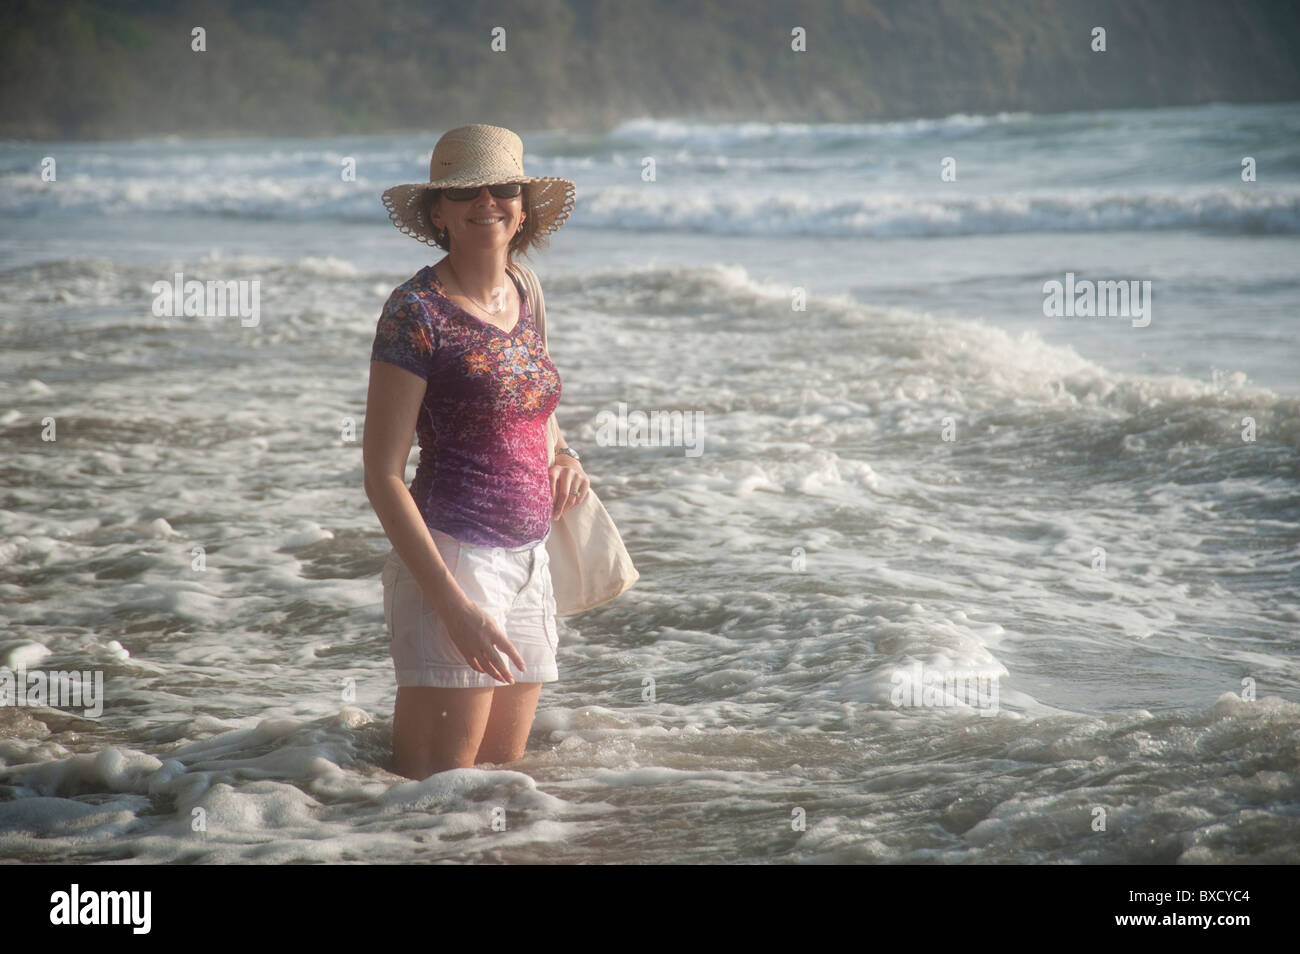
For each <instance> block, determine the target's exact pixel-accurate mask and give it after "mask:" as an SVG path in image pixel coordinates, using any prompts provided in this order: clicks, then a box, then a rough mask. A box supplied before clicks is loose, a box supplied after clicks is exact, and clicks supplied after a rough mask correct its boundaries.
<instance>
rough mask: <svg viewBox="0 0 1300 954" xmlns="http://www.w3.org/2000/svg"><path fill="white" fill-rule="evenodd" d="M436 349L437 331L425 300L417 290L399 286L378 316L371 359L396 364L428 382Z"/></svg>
mask: <svg viewBox="0 0 1300 954" xmlns="http://www.w3.org/2000/svg"><path fill="white" fill-rule="evenodd" d="M437 350H438V330H437V329H436V328H435V327H434V325H433V321H432V320H431V318H430V316H429V312H428V310H427V309H426V308H425V307H424V303H423V302H422V301H420V298H419V296H418V295H416V294H415V292H413V291H409V290H404V289H401V288H399V289H396V290H395V291H394V292H393V294H392V295H390V296H389V298H388V301H387V303H385V305H384V310H383V312H382V313H381V314H380V316H379V324H378V326H377V327H376V328H375V343H374V345H373V346H372V347H371V349H370V360H371V361H383V362H384V363H385V364H395V365H397V367H399V368H403V369H405V370H407V371H410V372H411V373H412V374H417V375H419V376H420V377H422V378H424V380H426V381H427V380H429V374H430V371H431V368H430V364H431V362H432V359H433V354H434V352H435V351H437Z"/></svg>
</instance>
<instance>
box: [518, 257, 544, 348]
mask: <svg viewBox="0 0 1300 954" xmlns="http://www.w3.org/2000/svg"><path fill="white" fill-rule="evenodd" d="M513 267H514V268H515V269H516V270H517V271H518V272H519V275H520V277H522V278H523V280H524V287H525V288H526V289H527V291H528V305H529V309H530V310H531V311H532V313H533V324H535V325H536V326H537V333H538V334H540V335H541V336H542V348H543V349H544V350H545V351H546V353H547V354H548V355H549V354H550V353H551V349H550V348H549V347H547V345H546V299H545V298H544V297H543V296H542V283H541V282H539V281H538V280H537V273H536V272H534V271H533V270H532V269H531V268H529V267H528V266H527V265H525V264H524V263H523V262H514V263H513Z"/></svg>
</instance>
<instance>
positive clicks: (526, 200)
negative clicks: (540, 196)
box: [427, 182, 550, 261]
mask: <svg viewBox="0 0 1300 954" xmlns="http://www.w3.org/2000/svg"><path fill="white" fill-rule="evenodd" d="M523 186H524V188H523V191H522V192H520V195H521V196H522V197H523V211H524V227H523V228H522V229H520V230H519V231H518V232H516V233H515V235H514V237H513V238H511V239H510V252H509V258H510V260H511V261H514V259H515V256H516V255H528V254H529V253H530V252H531V251H532V250H533V249H544V248H546V246H547V245H549V244H550V239H549V237H548V236H546V235H541V234H538V228H537V227H538V222H539V220H538V218H537V216H536V215H534V214H533V190H532V183H529V182H525V183H524V184H523ZM427 201H428V210H427V212H428V216H429V231H430V232H431V233H432V234H433V242H434V244H435V245H437V246H438V248H440V249H442V250H443V251H444V252H450V251H451V236H450V235H448V234H447V232H446V230H443V231H441V232H439V231H438V229H437V227H436V226H434V225H433V213H434V210H435V209H436V208H437V207H438V204H439V203H440V202H441V201H442V190H441V189H430V190H429V193H428V196H427Z"/></svg>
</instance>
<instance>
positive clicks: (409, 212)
mask: <svg viewBox="0 0 1300 954" xmlns="http://www.w3.org/2000/svg"><path fill="white" fill-rule="evenodd" d="M507 182H521V183H524V184H526V185H527V186H528V191H529V192H530V193H531V197H532V204H533V208H532V214H533V217H534V218H535V219H536V220H537V234H538V235H545V234H547V233H550V232H554V231H555V230H556V229H558V228H559V227H560V226H561V225H563V224H564V220H565V219H567V218H568V217H569V213H570V212H571V211H573V200H574V198H575V196H576V194H577V189H576V188H575V187H574V185H573V183H572V182H570V181H569V180H568V179H561V178H559V177H557V176H530V175H527V174H526V173H525V172H524V144H523V141H522V140H521V139H520V138H519V137H518V136H516V135H515V134H514V133H512V132H511V131H510V130H509V129H503V128H501V127H500V126H484V125H482V124H476V125H473V126H459V127H457V128H456V129H452V130H449V131H448V132H446V133H445V134H443V137H442V138H441V139H439V140H438V144H437V145H436V146H434V147H433V158H431V159H430V160H429V181H428V182H412V183H408V184H406V185H396V186H393V187H392V188H391V189H386V190H384V205H385V206H386V207H387V208H388V217H389V219H391V220H392V222H393V225H395V226H397V228H398V229H400V230H401V231H402V232H403V233H405V234H406V235H409V236H411V238H413V239H417V240H418V241H421V242H423V243H424V244H426V245H436V244H437V243H436V242H435V241H434V237H433V223H432V222H430V221H429V199H430V197H431V193H432V190H434V189H447V188H455V187H457V186H484V185H496V184H498V183H507Z"/></svg>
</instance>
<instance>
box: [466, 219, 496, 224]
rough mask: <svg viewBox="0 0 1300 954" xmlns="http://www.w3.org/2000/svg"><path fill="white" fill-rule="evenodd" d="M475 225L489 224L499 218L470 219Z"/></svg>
mask: <svg viewBox="0 0 1300 954" xmlns="http://www.w3.org/2000/svg"><path fill="white" fill-rule="evenodd" d="M470 221H471V222H473V223H474V224H475V225H491V224H492V223H494V222H500V221H501V219H470Z"/></svg>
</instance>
